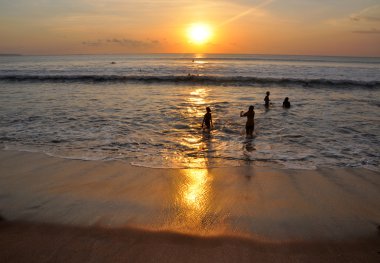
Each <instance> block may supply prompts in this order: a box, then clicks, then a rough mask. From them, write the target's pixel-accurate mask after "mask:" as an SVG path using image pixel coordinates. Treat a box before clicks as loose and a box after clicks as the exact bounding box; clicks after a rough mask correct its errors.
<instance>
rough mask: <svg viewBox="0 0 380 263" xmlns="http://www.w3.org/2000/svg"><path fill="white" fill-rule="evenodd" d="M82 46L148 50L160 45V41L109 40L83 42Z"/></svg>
mask: <svg viewBox="0 0 380 263" xmlns="http://www.w3.org/2000/svg"><path fill="white" fill-rule="evenodd" d="M82 45H86V46H91V47H96V46H106V45H119V46H125V47H131V48H150V47H154V46H157V45H160V41H158V40H152V39H147V40H145V41H141V40H136V39H128V38H121V39H120V38H111V39H98V40H95V41H83V42H82Z"/></svg>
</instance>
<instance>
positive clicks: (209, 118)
mask: <svg viewBox="0 0 380 263" xmlns="http://www.w3.org/2000/svg"><path fill="white" fill-rule="evenodd" d="M206 111H207V112H206V114H205V116H204V117H203V121H202V128H203V124H204V125H206V128H207V129H209V130H210V129H211V127H212V126H213V124H212V116H211V109H210V107H206Z"/></svg>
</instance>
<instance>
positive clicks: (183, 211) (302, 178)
mask: <svg viewBox="0 0 380 263" xmlns="http://www.w3.org/2000/svg"><path fill="white" fill-rule="evenodd" d="M379 190H380V174H379V173H378V172H373V171H369V170H365V169H335V170H332V169H319V170H289V169H287V170H282V169H272V168H260V167H254V166H249V167H229V168H211V169H150V168H141V167H134V166H131V165H129V164H127V163H125V162H121V161H107V162H105V161H80V160H67V159H61V158H54V157H48V156H46V155H43V154H37V153H27V152H16V151H0V214H1V215H2V216H3V217H4V219H5V221H2V222H1V223H0V261H1V262H60V261H62V262H63V261H65V262H80V261H86V262H106V261H107V262H109V261H110V260H111V261H114V262H119V261H120V262H121V261H128V260H130V261H132V262H155V261H159V262H179V261H182V262H203V261H206V260H207V261H208V262H252V261H253V260H258V261H259V262H304V261H306V260H307V261H308V262H321V261H331V262H343V261H344V262H377V261H378V260H379V259H380V254H379V252H380V244H379V230H378V226H379V225H380V202H379V200H380V191H379ZM20 251H21V252H22V253H20ZM2 259H6V260H5V261H3V260H2Z"/></svg>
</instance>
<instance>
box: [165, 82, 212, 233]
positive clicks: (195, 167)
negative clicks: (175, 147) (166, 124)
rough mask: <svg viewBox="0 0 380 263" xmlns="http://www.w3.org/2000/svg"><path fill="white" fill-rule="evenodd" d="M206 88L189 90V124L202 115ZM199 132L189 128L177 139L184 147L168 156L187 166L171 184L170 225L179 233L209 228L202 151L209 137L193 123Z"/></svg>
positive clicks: (208, 184)
mask: <svg viewBox="0 0 380 263" xmlns="http://www.w3.org/2000/svg"><path fill="white" fill-rule="evenodd" d="M207 95H208V90H207V89H205V88H196V89H194V90H192V91H191V92H190V96H189V97H188V99H187V101H188V102H189V106H188V108H187V114H188V115H187V117H188V118H190V119H191V122H192V124H194V125H195V123H199V124H200V123H201V121H202V119H201V118H202V117H203V115H204V114H205V106H206V103H208V101H207V100H206V98H207ZM194 127H196V129H199V132H198V131H196V130H193V131H191V132H189V133H188V134H186V135H183V138H182V139H181V145H183V146H184V148H185V149H186V150H184V151H178V152H177V154H175V155H174V154H173V155H172V156H171V159H172V162H173V163H176V162H178V163H179V164H180V165H181V166H183V165H185V166H186V167H187V169H182V170H180V171H181V175H180V177H179V178H178V181H177V183H176V185H175V196H174V204H173V206H174V211H175V214H174V215H173V216H174V217H173V218H172V220H170V222H169V223H170V228H175V229H176V230H179V231H182V232H192V233H193V232H195V233H198V234H199V233H202V232H207V231H208V230H210V227H211V225H212V224H213V222H214V220H213V216H212V215H211V214H212V213H210V212H211V211H212V209H210V206H211V196H212V194H211V190H212V188H211V182H212V177H211V175H210V174H209V173H208V169H207V165H208V160H207V158H206V157H205V156H204V152H205V151H207V149H208V148H209V147H210V143H211V142H210V140H208V139H205V137H204V135H203V133H202V131H201V129H200V128H201V127H200V125H199V126H194Z"/></svg>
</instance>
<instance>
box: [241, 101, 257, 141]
mask: <svg viewBox="0 0 380 263" xmlns="http://www.w3.org/2000/svg"><path fill="white" fill-rule="evenodd" d="M254 108H255V107H253V106H252V105H251V106H249V108H248V111H247V112H246V113H243V112H244V111H241V112H240V117H247V123H246V124H245V132H246V134H247V136H250V137H253V131H254V130H255V111H254Z"/></svg>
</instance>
